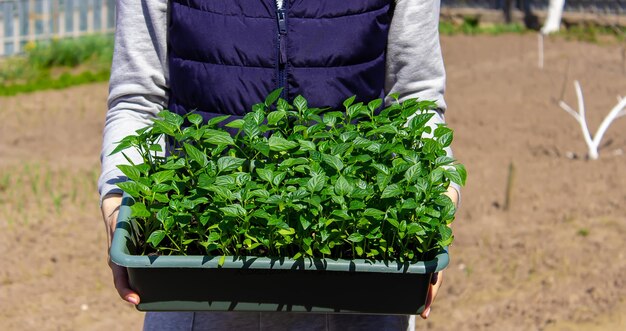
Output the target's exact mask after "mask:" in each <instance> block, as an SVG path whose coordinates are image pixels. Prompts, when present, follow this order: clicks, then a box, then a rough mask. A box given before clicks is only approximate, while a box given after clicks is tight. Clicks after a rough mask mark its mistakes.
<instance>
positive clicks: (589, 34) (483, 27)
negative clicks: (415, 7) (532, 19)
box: [439, 16, 626, 43]
mask: <svg viewBox="0 0 626 331" xmlns="http://www.w3.org/2000/svg"><path fill="white" fill-rule="evenodd" d="M528 32H533V33H537V31H535V30H531V29H528V28H526V27H525V26H524V25H523V24H520V23H512V24H500V23H493V24H492V23H485V22H481V21H480V17H478V16H465V17H463V20H462V22H460V23H458V22H453V21H450V20H442V21H440V23H439V33H440V34H441V35H446V36H452V35H458V34H464V35H500V34H505V33H517V34H522V33H528ZM555 36H557V37H561V38H565V39H566V40H573V41H582V42H589V43H597V42H603V41H617V42H623V41H625V40H626V27H621V26H600V25H597V24H576V25H569V26H567V28H565V29H561V31H559V32H558V33H556V34H555Z"/></svg>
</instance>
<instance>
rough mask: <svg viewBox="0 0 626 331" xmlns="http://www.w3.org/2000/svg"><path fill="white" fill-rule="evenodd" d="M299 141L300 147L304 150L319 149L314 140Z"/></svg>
mask: <svg viewBox="0 0 626 331" xmlns="http://www.w3.org/2000/svg"><path fill="white" fill-rule="evenodd" d="M298 143H300V149H301V150H303V151H315V150H316V149H317V147H316V146H315V143H314V142H312V141H308V140H298Z"/></svg>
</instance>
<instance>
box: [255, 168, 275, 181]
mask: <svg viewBox="0 0 626 331" xmlns="http://www.w3.org/2000/svg"><path fill="white" fill-rule="evenodd" d="M256 173H257V174H258V175H259V177H260V178H261V179H262V180H264V181H266V182H268V183H272V181H273V180H274V172H273V171H272V170H271V169H262V168H256Z"/></svg>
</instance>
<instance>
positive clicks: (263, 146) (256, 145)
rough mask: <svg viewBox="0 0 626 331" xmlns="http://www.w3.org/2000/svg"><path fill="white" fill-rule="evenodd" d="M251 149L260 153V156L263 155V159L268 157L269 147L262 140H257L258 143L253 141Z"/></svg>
mask: <svg viewBox="0 0 626 331" xmlns="http://www.w3.org/2000/svg"><path fill="white" fill-rule="evenodd" d="M252 148H254V149H255V150H257V151H259V152H261V154H263V155H264V156H265V157H269V156H270V145H268V143H267V142H266V141H264V140H260V139H259V140H258V141H255V142H254V143H252Z"/></svg>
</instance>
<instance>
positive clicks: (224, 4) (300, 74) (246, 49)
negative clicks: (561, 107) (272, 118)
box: [168, 0, 393, 118]
mask: <svg viewBox="0 0 626 331" xmlns="http://www.w3.org/2000/svg"><path fill="white" fill-rule="evenodd" d="M392 2H393V0H341V1H338V0H318V1H311V0H284V5H283V8H277V6H276V2H275V0H171V3H170V17H169V22H168V33H169V38H168V57H169V67H170V68H169V69H170V88H171V90H170V102H169V108H170V110H172V111H175V112H177V113H179V114H184V113H187V112H188V111H192V110H196V111H198V113H200V114H202V115H203V116H205V117H206V118H209V117H213V116H215V115H218V114H219V115H221V114H230V115H235V116H237V117H238V116H243V115H244V114H245V113H246V112H248V111H249V110H250V109H251V106H252V105H253V104H254V103H257V102H260V101H262V100H263V99H264V98H265V96H266V95H267V94H269V92H271V91H273V90H274V89H276V88H279V87H283V88H284V90H283V97H284V98H286V99H288V100H292V99H293V98H294V97H296V96H297V95H300V94H301V95H303V96H304V97H305V98H307V100H308V101H309V105H310V106H312V107H331V108H340V107H341V103H342V102H343V100H345V99H346V98H348V97H350V96H352V95H355V94H356V95H357V96H358V97H359V98H360V99H362V100H369V99H375V98H380V97H383V96H384V80H385V77H384V76H385V51H386V48H387V35H388V31H389V23H390V21H391V15H392V12H393V9H392V5H391V4H392Z"/></svg>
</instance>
